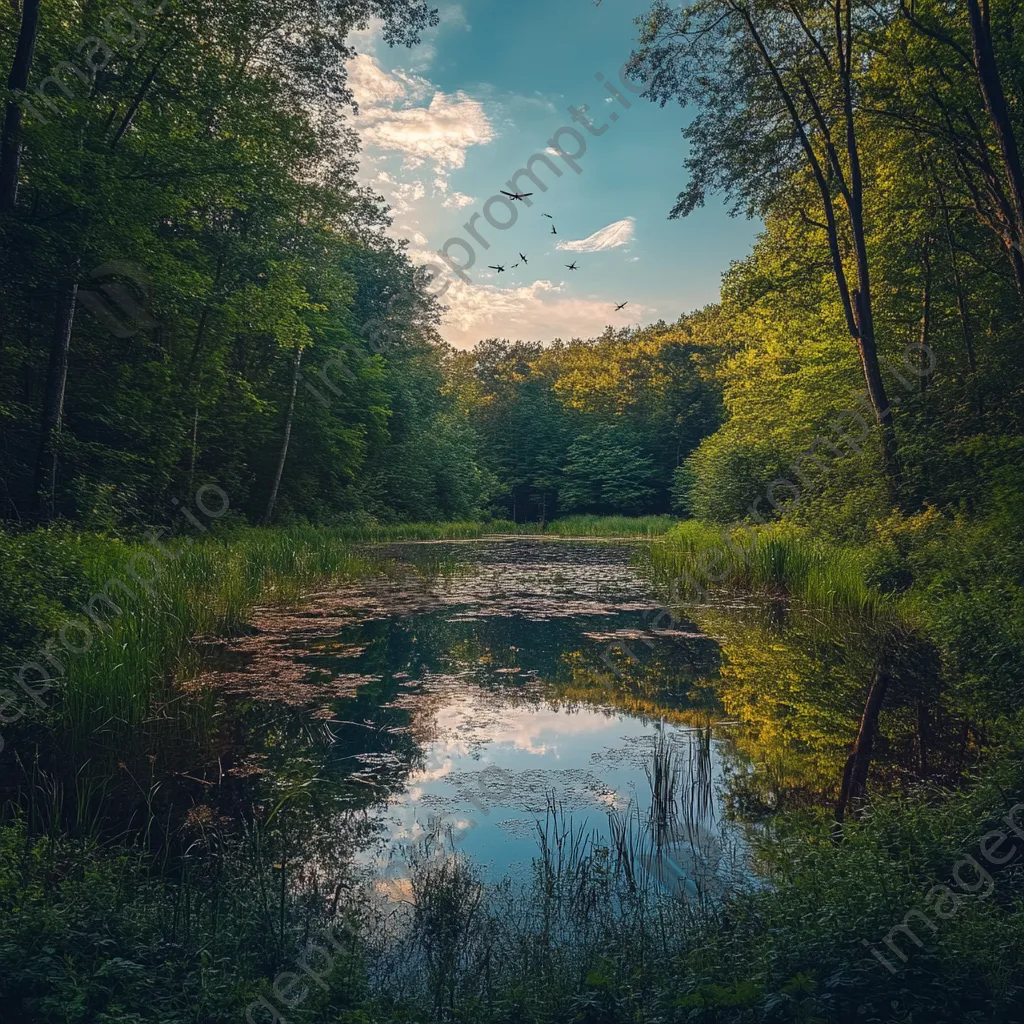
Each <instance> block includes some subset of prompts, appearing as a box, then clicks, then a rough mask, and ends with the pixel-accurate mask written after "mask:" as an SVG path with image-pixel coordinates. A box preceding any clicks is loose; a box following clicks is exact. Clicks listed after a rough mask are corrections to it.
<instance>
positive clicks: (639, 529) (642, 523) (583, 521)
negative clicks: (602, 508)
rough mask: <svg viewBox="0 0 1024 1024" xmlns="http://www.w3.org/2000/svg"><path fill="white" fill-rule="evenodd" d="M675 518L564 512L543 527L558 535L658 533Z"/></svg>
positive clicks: (607, 535)
mask: <svg viewBox="0 0 1024 1024" xmlns="http://www.w3.org/2000/svg"><path fill="white" fill-rule="evenodd" d="M676 522H678V520H676V519H675V518H673V517H672V516H564V517H563V518H561V519H555V520H553V521H552V522H550V523H548V524H547V526H546V527H545V532H546V533H552V534H555V535H556V536H559V537H660V536H662V535H663V534H664V533H666V532H667V531H668V530H669V529H671V527H672V526H673V524H675V523H676Z"/></svg>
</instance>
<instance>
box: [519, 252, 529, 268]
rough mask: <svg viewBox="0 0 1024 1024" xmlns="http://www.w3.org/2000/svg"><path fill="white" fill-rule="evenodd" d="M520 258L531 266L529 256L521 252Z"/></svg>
mask: <svg viewBox="0 0 1024 1024" xmlns="http://www.w3.org/2000/svg"><path fill="white" fill-rule="evenodd" d="M519 258H520V259H521V260H522V261H523V262H524V263H525V264H526V265H527V266H529V265H530V261H529V260H528V259H527V258H526V257H525V256H524V255H523V254H522V253H520V254H519Z"/></svg>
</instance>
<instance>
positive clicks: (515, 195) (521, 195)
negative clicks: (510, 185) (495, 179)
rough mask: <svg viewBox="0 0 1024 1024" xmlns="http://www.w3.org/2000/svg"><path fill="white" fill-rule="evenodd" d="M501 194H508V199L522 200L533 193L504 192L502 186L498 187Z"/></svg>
mask: <svg viewBox="0 0 1024 1024" xmlns="http://www.w3.org/2000/svg"><path fill="white" fill-rule="evenodd" d="M498 191H499V192H500V193H501V194H502V195H503V196H508V197H509V199H518V200H519V202H522V201H523V200H524V199H528V198H529V197H530V196H532V195H533V193H532V192H506V191H505V190H504V189H503V188H500V189H498Z"/></svg>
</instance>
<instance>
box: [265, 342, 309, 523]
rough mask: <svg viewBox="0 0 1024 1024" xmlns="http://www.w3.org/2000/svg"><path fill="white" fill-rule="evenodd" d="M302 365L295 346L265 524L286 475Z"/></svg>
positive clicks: (272, 511)
mask: <svg viewBox="0 0 1024 1024" xmlns="http://www.w3.org/2000/svg"><path fill="white" fill-rule="evenodd" d="M301 365H302V348H301V347H300V346H299V345H296V346H295V363H294V369H293V371H292V393H291V397H290V398H289V400H288V415H287V417H286V418H285V421H284V438H283V439H282V441H281V454H280V456H279V457H278V460H277V469H276V471H275V472H274V483H273V486H272V487H271V488H270V497H269V498H268V499H267V510H266V511H265V512H264V513H263V525H264V526H269V525H270V522H271V520H272V519H273V518H274V506H275V505H276V504H277V492H278V491H279V490H280V488H281V477H282V476H284V464H285V461H286V460H287V458H288V442H289V441H291V437H292V423H293V422H294V420H295V395H296V393H297V392H298V390H299V367H300V366H301Z"/></svg>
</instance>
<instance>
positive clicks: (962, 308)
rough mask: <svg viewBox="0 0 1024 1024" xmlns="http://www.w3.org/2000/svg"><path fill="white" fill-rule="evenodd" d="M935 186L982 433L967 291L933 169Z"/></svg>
mask: <svg viewBox="0 0 1024 1024" xmlns="http://www.w3.org/2000/svg"><path fill="white" fill-rule="evenodd" d="M932 174H933V176H934V179H935V188H936V191H937V192H938V195H939V203H940V205H941V207H942V221H943V226H944V227H945V230H946V247H947V248H948V250H949V266H950V270H952V272H953V289H954V292H955V294H956V311H957V317H958V318H959V320H960V333H961V335H962V337H963V339H964V350H965V352H966V353H967V365H968V366H969V367H970V371H971V389H972V390H974V391H975V392H976V393H975V396H974V399H975V408H976V409H977V411H978V426H979V428H980V429H981V432H982V433H985V398H984V396H983V395H982V393H981V385H980V381H979V380H978V359H977V356H976V355H975V351H974V334H973V332H972V331H971V321H970V319H969V318H968V315H967V291H966V289H965V288H964V283H963V278H962V277H961V276H960V265H959V263H958V261H957V258H956V246H955V245H954V241H953V221H952V218H951V217H950V216H949V204H948V203H947V202H946V193H945V190H944V189H943V187H942V184H941V182H940V181H939V177H938V174H937V173H936V172H935V170H934V169H933V171H932ZM1013 252H1014V255H1015V256H1017V258H1018V259H1019V258H1020V253H1019V252H1017V250H1016V249H1015V250H1013Z"/></svg>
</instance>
